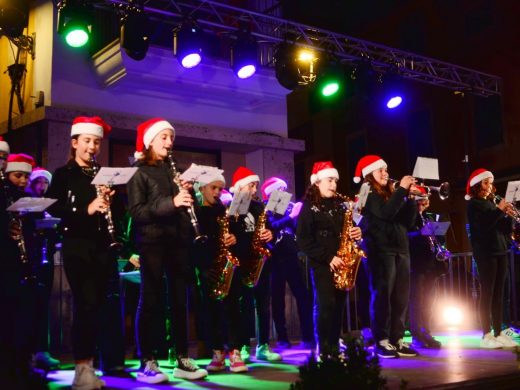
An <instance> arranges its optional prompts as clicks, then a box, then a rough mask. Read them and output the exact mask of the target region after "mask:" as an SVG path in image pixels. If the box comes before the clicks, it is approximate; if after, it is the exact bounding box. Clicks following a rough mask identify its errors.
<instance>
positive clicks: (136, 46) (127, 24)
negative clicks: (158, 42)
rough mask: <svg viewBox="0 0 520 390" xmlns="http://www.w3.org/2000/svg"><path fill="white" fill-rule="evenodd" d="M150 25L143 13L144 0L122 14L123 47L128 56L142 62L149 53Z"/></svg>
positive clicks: (130, 6) (140, 0)
mask: <svg viewBox="0 0 520 390" xmlns="http://www.w3.org/2000/svg"><path fill="white" fill-rule="evenodd" d="M149 29H150V23H149V20H148V16H147V15H146V14H145V13H144V11H143V3H142V0H136V1H135V2H133V3H132V4H131V5H128V6H127V7H126V8H125V9H124V11H123V12H122V14H121V34H120V39H121V47H122V48H123V49H125V52H126V54H127V55H128V56H129V57H130V58H132V59H134V60H136V61H141V60H142V59H144V57H145V56H146V53H147V52H148V44H149V33H150V31H149Z"/></svg>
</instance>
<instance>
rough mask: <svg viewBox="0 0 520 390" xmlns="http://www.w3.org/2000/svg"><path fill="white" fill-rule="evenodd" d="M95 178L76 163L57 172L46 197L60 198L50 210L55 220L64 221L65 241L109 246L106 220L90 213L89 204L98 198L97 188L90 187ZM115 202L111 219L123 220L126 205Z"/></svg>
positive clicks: (73, 162)
mask: <svg viewBox="0 0 520 390" xmlns="http://www.w3.org/2000/svg"><path fill="white" fill-rule="evenodd" d="M92 179H93V177H92V176H91V175H89V174H87V173H86V172H85V171H84V170H83V169H82V168H81V167H80V166H79V165H78V163H77V162H76V161H74V160H71V161H69V162H68V163H67V164H66V165H65V166H63V167H60V168H58V169H56V171H55V172H54V174H53V175H52V182H51V185H50V187H49V190H48V191H47V193H46V194H45V196H46V197H47V198H53V199H57V202H56V203H54V204H53V205H51V207H50V208H49V209H48V210H47V211H48V212H49V214H51V215H52V216H54V217H57V218H61V224H60V228H61V232H62V234H63V238H64V239H67V238H81V239H88V240H93V241H96V242H97V243H99V244H104V243H108V242H109V241H110V236H109V234H108V228H107V221H106V219H105V215H104V214H101V213H94V214H93V215H89V214H88V205H89V204H90V203H91V202H92V201H93V200H94V199H95V198H96V196H97V194H96V187H95V186H94V185H92V184H91V182H92ZM115 199H116V198H114V202H113V203H112V206H111V210H112V218H113V220H117V219H118V218H120V215H121V211H122V210H123V205H122V204H121V203H118V202H115Z"/></svg>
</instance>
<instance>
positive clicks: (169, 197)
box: [127, 161, 192, 246]
mask: <svg viewBox="0 0 520 390" xmlns="http://www.w3.org/2000/svg"><path fill="white" fill-rule="evenodd" d="M137 167H138V168H139V169H138V170H137V172H136V173H135V175H134V176H133V177H132V179H131V180H130V181H129V183H128V185H127V189H128V211H129V212H130V215H131V217H132V220H133V223H134V226H135V235H136V240H137V243H138V244H152V243H158V242H160V243H163V244H169V243H171V240H174V241H175V242H176V243H177V245H178V244H179V243H183V244H185V245H186V246H188V245H189V244H190V243H191V240H192V238H191V237H192V229H191V225H190V220H189V217H188V215H187V213H186V212H185V210H184V209H183V208H178V207H175V206H174V204H173V197H175V196H176V195H177V194H178V193H179V188H178V187H177V185H175V184H174V183H173V177H172V174H171V170H170V168H169V166H168V164H166V163H165V162H163V161H159V162H158V164H157V165H145V164H143V163H142V162H138V163H137ZM169 240H170V242H169Z"/></svg>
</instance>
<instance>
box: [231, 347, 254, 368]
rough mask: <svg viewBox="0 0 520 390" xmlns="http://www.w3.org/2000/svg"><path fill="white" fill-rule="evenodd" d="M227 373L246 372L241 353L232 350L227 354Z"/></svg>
mask: <svg viewBox="0 0 520 390" xmlns="http://www.w3.org/2000/svg"><path fill="white" fill-rule="evenodd" d="M229 371H231V372H247V371H249V368H247V366H246V364H245V363H244V361H243V360H242V356H241V353H240V351H239V350H238V349H234V350H233V351H231V352H230V353H229Z"/></svg>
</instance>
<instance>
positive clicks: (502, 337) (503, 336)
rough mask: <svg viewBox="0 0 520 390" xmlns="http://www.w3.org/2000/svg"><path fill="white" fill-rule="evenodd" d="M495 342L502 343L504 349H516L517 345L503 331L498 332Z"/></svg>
mask: <svg viewBox="0 0 520 390" xmlns="http://www.w3.org/2000/svg"><path fill="white" fill-rule="evenodd" d="M496 339H497V341H498V342H500V343H502V344H503V345H504V347H506V348H512V347H518V343H517V342H516V341H515V340H513V338H512V337H510V336H508V335H507V334H506V333H505V331H502V332H500V334H499V335H498V336H497V337H496Z"/></svg>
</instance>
